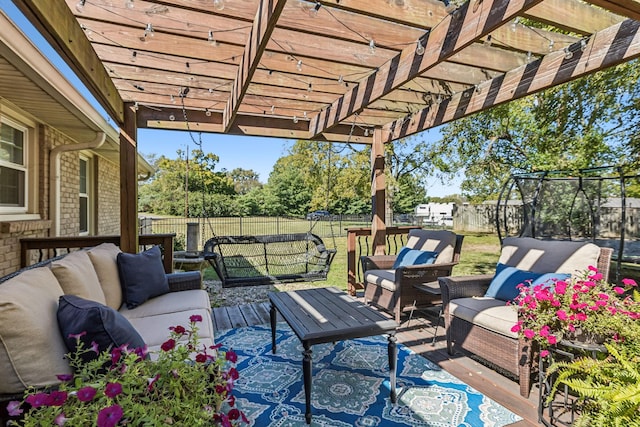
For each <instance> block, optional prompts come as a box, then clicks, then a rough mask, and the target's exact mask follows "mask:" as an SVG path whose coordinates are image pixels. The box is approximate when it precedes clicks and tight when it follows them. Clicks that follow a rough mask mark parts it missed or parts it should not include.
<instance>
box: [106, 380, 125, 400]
mask: <svg viewBox="0 0 640 427" xmlns="http://www.w3.org/2000/svg"><path fill="white" fill-rule="evenodd" d="M120 393H122V384H120V383H107V385H106V386H105V388H104V394H105V396H107V397H109V398H111V399H113V398H114V397H116V396H117V395H119V394H120Z"/></svg>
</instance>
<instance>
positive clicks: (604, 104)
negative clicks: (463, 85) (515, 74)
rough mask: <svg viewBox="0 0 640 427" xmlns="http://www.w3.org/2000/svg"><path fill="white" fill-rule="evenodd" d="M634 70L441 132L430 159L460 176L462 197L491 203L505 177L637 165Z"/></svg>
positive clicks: (639, 87) (584, 81)
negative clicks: (472, 197)
mask: <svg viewBox="0 0 640 427" xmlns="http://www.w3.org/2000/svg"><path fill="white" fill-rule="evenodd" d="M639 78H640V65H639V63H638V61H632V62H628V63H624V64H621V65H619V66H617V67H613V68H610V69H607V70H604V71H600V72H598V73H595V74H592V75H589V76H586V77H583V78H581V79H578V80H575V81H573V82H570V83H567V84H564V85H561V86H557V87H554V88H552V89H548V90H546V91H544V92H541V93H538V94H535V95H531V96H529V97H526V98H524V99H521V100H517V101H513V102H510V103H508V104H503V105H500V106H497V107H494V108H492V109H490V110H487V111H484V112H481V113H478V114H476V115H473V116H470V117H466V118H463V119H459V120H456V121H454V122H451V123H450V124H448V125H446V126H444V127H443V128H442V135H443V139H442V143H441V144H439V145H438V146H432V147H431V151H430V155H431V158H433V159H434V162H435V164H436V166H437V167H438V169H439V170H440V171H442V172H444V173H447V174H452V173H455V172H457V171H459V170H464V171H465V179H464V181H463V183H462V186H461V187H462V190H463V191H464V192H465V193H467V194H468V195H470V196H474V197H475V198H476V199H480V200H484V199H486V198H490V197H495V196H496V195H497V193H498V192H499V190H500V188H501V185H502V183H503V182H504V181H505V180H506V178H507V177H508V176H509V175H510V174H511V173H522V172H530V171H540V170H565V169H568V170H575V169H583V168H591V167H597V166H605V165H618V164H630V165H632V166H634V167H637V166H638V163H639V162H640V160H639V157H638V155H637V154H638V153H640V137H639V132H638V124H639V123H640V108H639V107H640V84H639V83H638V82H639Z"/></svg>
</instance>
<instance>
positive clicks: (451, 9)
mask: <svg viewBox="0 0 640 427" xmlns="http://www.w3.org/2000/svg"><path fill="white" fill-rule="evenodd" d="M442 3H444V10H445V11H446V12H447V13H448V14H452V13H453V12H455V10H456V5H455V4H452V3H451V2H449V0H442Z"/></svg>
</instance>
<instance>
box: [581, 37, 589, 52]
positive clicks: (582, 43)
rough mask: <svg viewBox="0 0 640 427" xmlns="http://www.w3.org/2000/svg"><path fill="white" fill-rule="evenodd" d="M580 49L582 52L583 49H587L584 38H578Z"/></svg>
mask: <svg viewBox="0 0 640 427" xmlns="http://www.w3.org/2000/svg"><path fill="white" fill-rule="evenodd" d="M580 50H581V51H583V52H584V51H585V50H587V40H586V39H582V40H580Z"/></svg>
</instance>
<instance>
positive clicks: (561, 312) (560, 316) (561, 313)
mask: <svg viewBox="0 0 640 427" xmlns="http://www.w3.org/2000/svg"><path fill="white" fill-rule="evenodd" d="M556 316H558V319H560V320H567V319H568V318H569V317H568V316H567V312H566V311H564V310H558V311H556Z"/></svg>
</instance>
